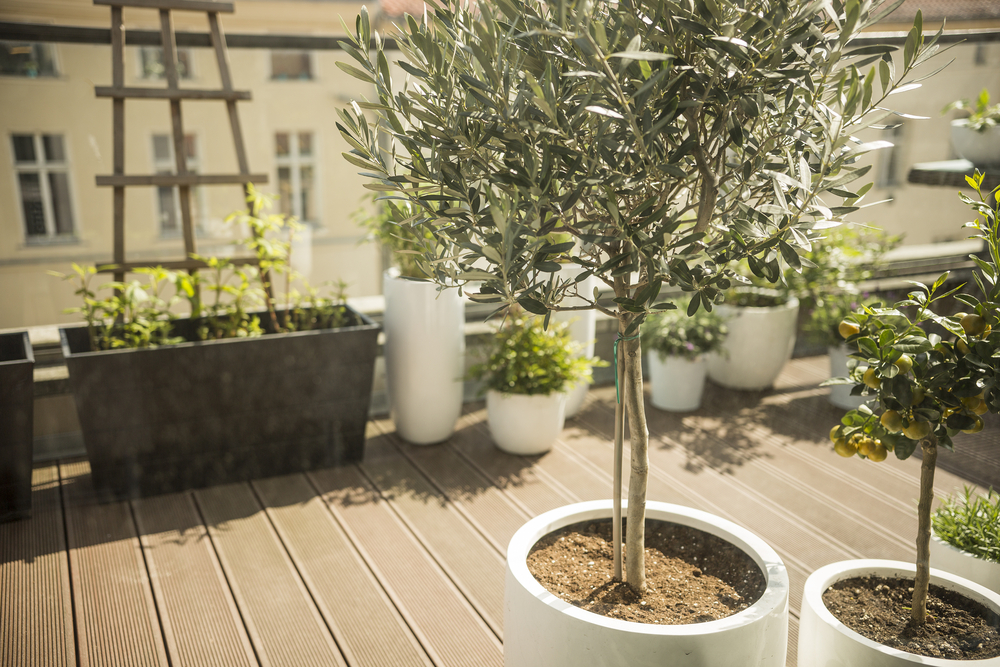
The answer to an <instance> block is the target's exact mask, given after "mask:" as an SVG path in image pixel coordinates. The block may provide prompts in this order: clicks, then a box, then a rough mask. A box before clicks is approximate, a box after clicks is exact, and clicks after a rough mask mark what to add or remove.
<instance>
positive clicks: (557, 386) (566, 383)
mask: <svg viewBox="0 0 1000 667" xmlns="http://www.w3.org/2000/svg"><path fill="white" fill-rule="evenodd" d="M581 349H583V345H582V344H581V343H579V342H577V341H574V340H573V339H572V338H570V335H569V325H568V324H567V323H561V324H554V325H552V326H549V327H548V328H547V329H546V328H545V327H544V326H543V324H542V319H541V318H539V317H534V316H525V315H520V316H517V317H514V318H513V319H508V321H507V322H506V323H505V324H504V325H503V326H501V327H499V328H498V329H497V331H496V335H495V336H494V337H493V339H492V343H491V345H490V346H489V356H488V358H487V359H486V361H485V362H483V363H482V364H477V365H475V366H473V367H472V368H471V369H469V375H470V376H471V377H472V378H474V379H477V380H482V381H484V383H485V387H486V388H487V389H493V390H494V391H499V392H501V393H504V394H524V395H528V396H535V395H539V394H541V395H548V394H552V393H555V392H561V391H566V390H567V389H569V388H570V387H572V386H573V385H575V384H579V383H580V382H588V381H589V380H590V377H591V370H592V368H593V367H594V366H602V365H603V366H606V365H607V363H606V362H602V361H600V360H599V359H596V358H586V357H580V356H577V355H578V353H579V352H580V350H581Z"/></svg>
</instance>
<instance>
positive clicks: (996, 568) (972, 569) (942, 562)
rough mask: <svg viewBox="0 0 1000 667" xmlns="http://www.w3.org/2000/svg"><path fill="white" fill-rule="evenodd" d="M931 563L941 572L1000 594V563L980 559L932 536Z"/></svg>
mask: <svg viewBox="0 0 1000 667" xmlns="http://www.w3.org/2000/svg"><path fill="white" fill-rule="evenodd" d="M931 563H933V564H934V567H936V568H937V569H939V570H944V571H945V572H951V573H952V574H957V575H958V576H960V577H962V578H964V579H968V580H969V581H974V582H976V583H977V584H979V585H980V586H984V587H986V588H988V589H989V590H991V591H993V592H995V593H1000V563H994V562H993V561H989V560H985V559H983V558H979V557H978V556H975V555H973V554H970V553H969V552H968V551H963V550H961V549H958V548H956V547H953V546H951V545H950V544H948V543H947V542H945V541H944V540H942V539H941V538H940V537H938V536H937V535H934V534H933V533H932V534H931Z"/></svg>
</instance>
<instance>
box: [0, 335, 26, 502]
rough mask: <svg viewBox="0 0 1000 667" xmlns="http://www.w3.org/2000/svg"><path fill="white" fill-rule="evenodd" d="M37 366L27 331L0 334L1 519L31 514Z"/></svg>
mask: <svg viewBox="0 0 1000 667" xmlns="http://www.w3.org/2000/svg"><path fill="white" fill-rule="evenodd" d="M34 368H35V355H34V353H33V352H32V350H31V341H29V340H28V333H27V332H26V331H20V332H17V333H8V334H0V522H3V521H10V520H12V519H21V518H24V517H27V516H29V515H30V514H31V446H32V439H33V435H34V423H33V422H34V416H35V383H34V376H33V372H34Z"/></svg>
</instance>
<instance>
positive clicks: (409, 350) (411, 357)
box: [382, 272, 465, 445]
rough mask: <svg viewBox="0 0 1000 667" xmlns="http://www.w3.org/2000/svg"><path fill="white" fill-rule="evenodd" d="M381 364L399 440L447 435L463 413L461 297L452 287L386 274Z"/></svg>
mask: <svg viewBox="0 0 1000 667" xmlns="http://www.w3.org/2000/svg"><path fill="white" fill-rule="evenodd" d="M384 285H385V286H384V292H385V321H384V322H383V325H382V327H383V330H384V331H385V369H386V388H387V390H388V394H389V407H390V412H391V414H392V420H393V422H394V423H395V425H396V432H397V433H398V434H399V436H400V437H401V438H403V439H404V440H406V441H408V442H411V443H413V444H416V445H427V444H432V443H435V442H441V441H442V440H446V439H448V437H450V436H451V434H452V433H453V432H454V430H455V422H456V421H457V420H458V417H459V415H460V414H461V412H462V389H463V376H464V373H465V330H464V327H465V302H464V301H463V300H462V298H461V297H460V296H459V294H458V290H457V289H454V288H449V289H446V290H444V291H442V292H438V291H437V287H436V286H435V285H434V284H433V283H431V282H428V281H423V280H407V279H404V278H400V277H399V276H398V274H397V273H395V272H386V274H385V284H384Z"/></svg>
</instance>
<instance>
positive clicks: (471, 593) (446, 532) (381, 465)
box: [360, 436, 504, 637]
mask: <svg viewBox="0 0 1000 667" xmlns="http://www.w3.org/2000/svg"><path fill="white" fill-rule="evenodd" d="M360 467H361V469H362V470H363V471H364V472H365V474H366V475H367V476H368V478H369V480H371V482H372V483H374V484H375V487H376V488H377V489H378V491H379V493H380V494H381V495H382V497H383V498H384V499H385V500H387V501H388V502H389V503H390V504H391V505H392V506H393V507H394V508H395V509H396V511H397V513H398V514H399V516H400V518H401V519H402V520H403V521H404V522H405V523H406V524H407V526H408V527H409V528H410V530H411V531H413V533H414V534H415V535H416V536H417V537H418V538H419V540H420V541H421V543H422V544H423V545H424V547H425V548H426V549H427V550H428V551H429V552H430V553H431V554H432V555H433V557H434V559H435V560H436V561H437V563H438V564H439V565H440V566H441V567H442V568H443V569H444V570H445V572H447V573H448V576H449V577H450V578H451V579H452V582H453V583H454V584H455V585H456V586H457V587H458V588H459V590H461V591H462V593H463V594H464V595H465V597H466V598H467V599H468V600H469V602H470V603H472V606H473V607H475V608H476V611H478V612H479V613H480V615H482V617H483V619H484V620H485V621H486V622H487V623H488V624H489V626H490V628H492V629H493V632H495V633H496V634H497V636H498V637H502V636H503V586H504V556H503V555H502V554H503V550H502V549H497V548H496V546H495V545H493V544H491V543H490V542H489V541H487V540H486V539H485V538H484V536H483V535H481V534H480V532H479V529H478V527H476V526H473V525H472V524H470V523H469V522H468V520H466V518H465V517H463V516H462V514H461V513H460V512H459V511H458V510H457V509H456V508H455V507H454V506H453V505H452V504H451V503H450V502H449V501H448V500H447V498H445V496H444V495H442V494H441V493H440V492H439V491H438V490H437V489H435V488H434V487H433V486H432V485H431V483H430V482H429V481H428V480H427V479H426V478H425V477H424V475H423V474H422V473H420V471H418V470H417V469H416V468H415V467H414V466H413V464H411V463H410V462H409V461H408V460H407V459H406V458H404V457H403V456H402V454H400V453H399V450H398V449H396V448H395V447H394V446H393V445H392V443H391V442H390V441H389V438H388V437H387V436H381V437H379V438H373V439H369V440H368V442H367V444H366V449H365V460H364V462H362V463H361V464H360Z"/></svg>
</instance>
